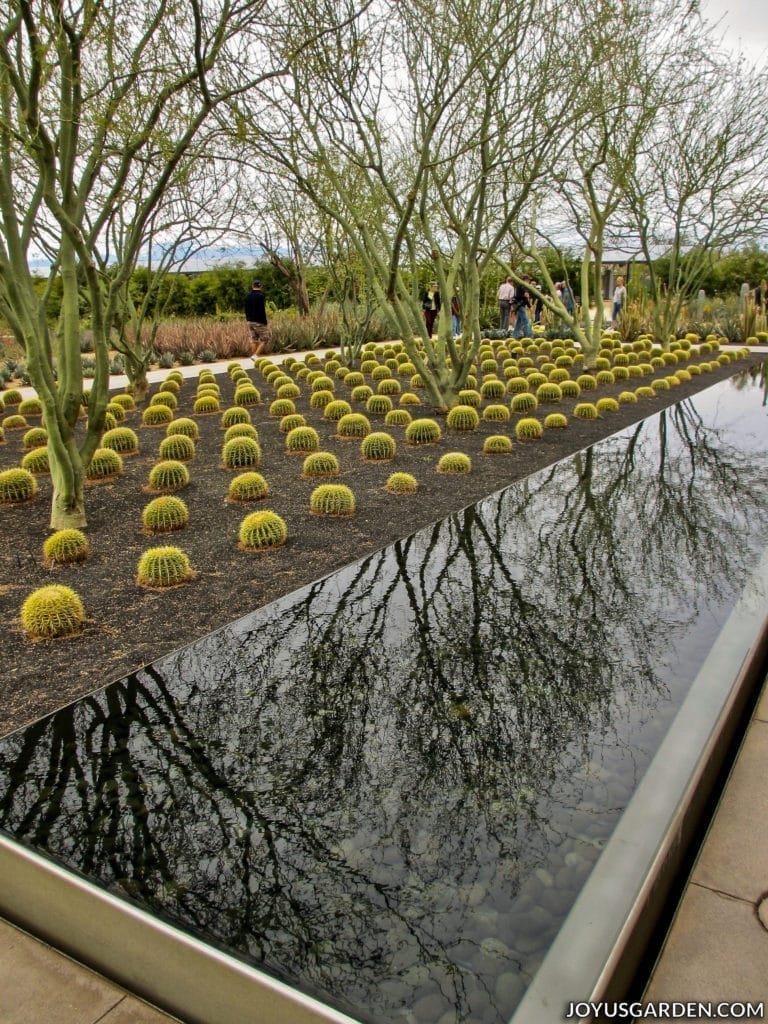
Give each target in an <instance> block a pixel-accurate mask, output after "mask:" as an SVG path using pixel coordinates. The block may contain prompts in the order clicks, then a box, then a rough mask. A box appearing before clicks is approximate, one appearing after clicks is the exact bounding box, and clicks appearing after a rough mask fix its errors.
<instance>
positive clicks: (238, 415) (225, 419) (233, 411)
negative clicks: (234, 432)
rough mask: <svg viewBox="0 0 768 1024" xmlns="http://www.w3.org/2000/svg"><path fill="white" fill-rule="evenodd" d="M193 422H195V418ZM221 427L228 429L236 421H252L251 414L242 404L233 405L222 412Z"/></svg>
mask: <svg viewBox="0 0 768 1024" xmlns="http://www.w3.org/2000/svg"><path fill="white" fill-rule="evenodd" d="M191 422H193V423H194V420H192V421H191ZM220 422H221V429H222V430H228V429H229V428H230V427H234V425H235V424H236V423H250V422H251V414H250V413H249V412H248V410H247V409H246V408H245V407H244V406H242V405H232V406H230V407H229V409H225V410H224V412H223V413H222V414H221V421H220Z"/></svg>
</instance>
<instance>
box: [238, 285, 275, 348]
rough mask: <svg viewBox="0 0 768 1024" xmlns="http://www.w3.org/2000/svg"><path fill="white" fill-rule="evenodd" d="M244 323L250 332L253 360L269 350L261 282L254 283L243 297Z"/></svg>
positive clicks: (267, 327)
mask: <svg viewBox="0 0 768 1024" xmlns="http://www.w3.org/2000/svg"><path fill="white" fill-rule="evenodd" d="M244 306H245V321H246V323H247V324H248V328H249V329H250V332H251V342H252V343H253V352H252V353H251V354H252V355H253V356H254V358H255V357H257V356H263V355H265V354H266V353H267V352H269V350H270V348H271V339H270V336H269V324H268V321H267V304H266V301H265V299H264V292H263V291H262V290H261V281H254V282H253V287H252V288H251V290H250V291H249V292H248V294H247V295H246V296H245V303H244Z"/></svg>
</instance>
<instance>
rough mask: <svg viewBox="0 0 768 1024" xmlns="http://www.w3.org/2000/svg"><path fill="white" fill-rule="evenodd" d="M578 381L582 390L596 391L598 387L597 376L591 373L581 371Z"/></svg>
mask: <svg viewBox="0 0 768 1024" xmlns="http://www.w3.org/2000/svg"><path fill="white" fill-rule="evenodd" d="M576 383H577V384H578V385H579V387H580V388H581V390H582V391H594V390H595V388H596V387H597V378H596V377H594V376H593V375H592V374H591V373H581V374H579V376H578V377H577V378H576Z"/></svg>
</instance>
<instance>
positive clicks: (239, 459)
mask: <svg viewBox="0 0 768 1024" xmlns="http://www.w3.org/2000/svg"><path fill="white" fill-rule="evenodd" d="M221 457H222V460H223V462H224V465H225V466H226V467H227V469H245V468H247V467H251V468H253V469H257V468H258V467H259V466H260V465H261V448H260V447H259V442H258V441H254V439H253V438H252V437H242V436H241V437H233V438H230V440H229V441H225V442H224V447H223V448H222V450H221Z"/></svg>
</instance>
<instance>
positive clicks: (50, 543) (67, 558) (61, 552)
mask: <svg viewBox="0 0 768 1024" xmlns="http://www.w3.org/2000/svg"><path fill="white" fill-rule="evenodd" d="M89 553H90V547H89V544H88V538H87V537H86V536H85V534H84V533H83V532H82V530H74V529H71V528H67V529H64V530H57V531H56V533H52V534H51V536H50V537H48V538H47V540H46V541H45V542H44V544H43V561H44V563H45V564H46V565H48V566H54V565H74V564H75V563H77V562H84V561H85V560H86V558H87V557H88V555H89Z"/></svg>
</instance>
